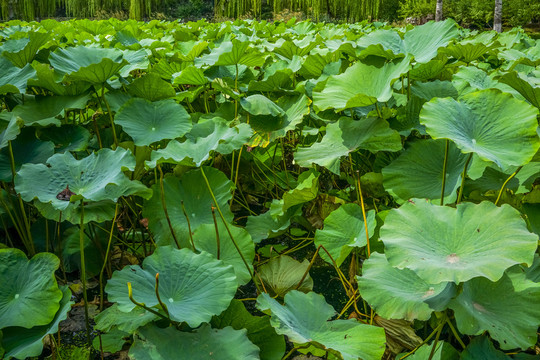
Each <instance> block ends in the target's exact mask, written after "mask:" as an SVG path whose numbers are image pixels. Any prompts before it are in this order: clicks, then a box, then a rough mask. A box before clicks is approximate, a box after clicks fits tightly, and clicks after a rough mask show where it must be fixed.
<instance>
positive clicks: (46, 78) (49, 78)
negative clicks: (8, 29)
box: [28, 61, 92, 96]
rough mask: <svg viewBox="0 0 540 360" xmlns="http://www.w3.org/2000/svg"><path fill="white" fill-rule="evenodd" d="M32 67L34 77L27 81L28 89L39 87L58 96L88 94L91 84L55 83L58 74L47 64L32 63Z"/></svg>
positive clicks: (83, 82) (82, 82)
mask: <svg viewBox="0 0 540 360" xmlns="http://www.w3.org/2000/svg"><path fill="white" fill-rule="evenodd" d="M32 66H33V67H34V70H35V77H33V78H32V79H28V86H29V87H39V88H43V89H46V90H49V91H51V92H52V93H53V94H55V95H60V96H76V95H82V94H84V93H86V92H88V89H89V88H90V86H92V84H90V83H88V82H86V81H75V82H57V81H59V79H58V74H56V73H55V72H54V69H52V68H51V67H50V65H49V64H42V63H38V62H37V61H34V62H33V63H32Z"/></svg>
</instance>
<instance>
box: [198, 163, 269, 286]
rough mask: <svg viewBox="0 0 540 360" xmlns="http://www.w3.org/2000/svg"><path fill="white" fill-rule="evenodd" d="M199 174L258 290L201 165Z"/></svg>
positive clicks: (251, 272)
mask: <svg viewBox="0 0 540 360" xmlns="http://www.w3.org/2000/svg"><path fill="white" fill-rule="evenodd" d="M201 174H202V176H203V178H204V181H205V182H206V187H207V188H208V191H209V192H210V196H212V200H213V201H214V204H215V206H216V210H217V211H218V213H219V216H220V217H221V221H223V225H225V229H226V230H227V233H228V234H229V237H230V238H231V241H232V243H233V245H234V247H235V248H236V251H237V252H238V254H239V255H240V257H241V258H242V262H243V263H244V266H245V267H246V269H247V270H248V272H249V276H250V277H251V279H252V280H253V282H254V283H255V286H256V287H257V290H258V291H259V292H261V291H260V289H259V285H258V284H257V282H256V281H255V278H254V276H253V271H252V270H251V268H250V267H249V265H248V263H247V261H246V258H245V257H244V254H242V251H240V248H239V247H238V244H237V243H236V240H234V236H233V234H232V233H231V230H230V229H229V224H227V220H225V216H224V215H223V212H222V211H221V208H220V206H219V204H218V202H217V200H216V197H215V195H214V192H213V191H212V187H211V186H210V182H209V181H208V178H207V177H206V174H205V172H204V168H203V167H201Z"/></svg>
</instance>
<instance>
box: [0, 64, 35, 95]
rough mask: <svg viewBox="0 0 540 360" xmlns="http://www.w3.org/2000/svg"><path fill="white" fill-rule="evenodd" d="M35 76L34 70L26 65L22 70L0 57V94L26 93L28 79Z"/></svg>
mask: <svg viewBox="0 0 540 360" xmlns="http://www.w3.org/2000/svg"><path fill="white" fill-rule="evenodd" d="M35 75H36V72H35V70H34V69H33V68H32V66H30V64H26V65H25V66H24V67H23V68H22V69H20V68H18V67H16V66H15V65H13V64H12V63H11V61H9V60H8V59H6V58H5V57H3V56H0V94H6V93H16V94H17V93H22V94H24V93H25V92H26V85H27V82H28V79H31V78H33V77H34V76H35Z"/></svg>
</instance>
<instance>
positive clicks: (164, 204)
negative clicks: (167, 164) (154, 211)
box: [157, 165, 180, 249]
mask: <svg viewBox="0 0 540 360" xmlns="http://www.w3.org/2000/svg"><path fill="white" fill-rule="evenodd" d="M157 168H158V170H159V188H160V191H161V194H160V195H161V207H163V212H164V213H165V218H166V219H167V224H168V225H169V230H170V231H171V234H172V237H173V239H174V243H175V244H176V247H177V248H179V249H180V244H179V243H178V239H177V238H176V234H175V233H174V229H173V226H172V223H171V218H170V217H169V212H168V211H167V204H166V203H165V186H164V185H163V171H161V166H159V165H158V166H157Z"/></svg>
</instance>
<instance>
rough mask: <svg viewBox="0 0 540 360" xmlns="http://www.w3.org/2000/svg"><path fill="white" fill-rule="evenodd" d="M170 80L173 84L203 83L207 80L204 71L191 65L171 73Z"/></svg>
mask: <svg viewBox="0 0 540 360" xmlns="http://www.w3.org/2000/svg"><path fill="white" fill-rule="evenodd" d="M172 80H173V84H175V85H205V84H207V83H208V82H209V80H208V78H207V77H206V76H205V75H204V71H203V70H202V69H200V68H197V67H195V66H193V65H190V66H188V67H186V68H185V69H182V71H180V72H176V73H174V74H172Z"/></svg>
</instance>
